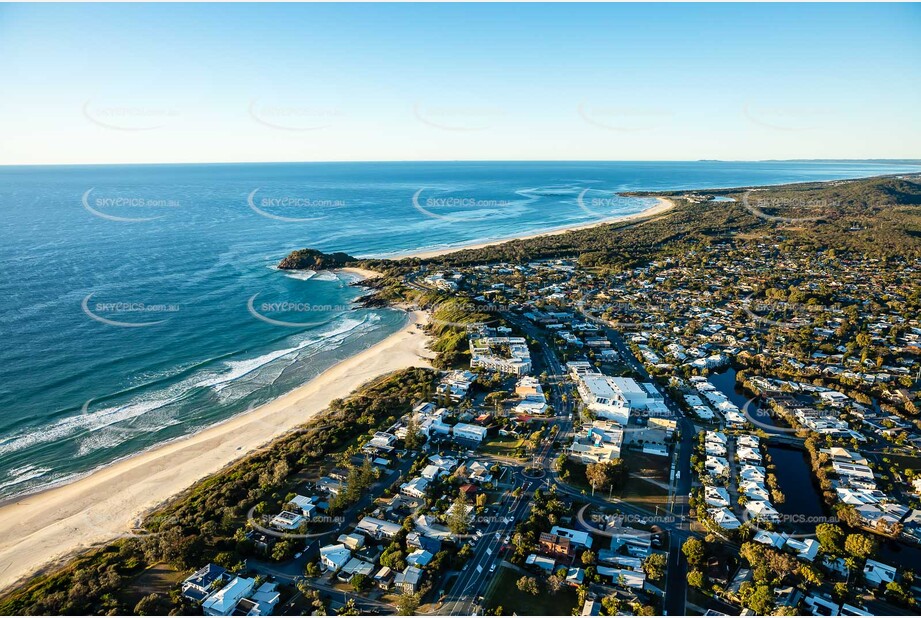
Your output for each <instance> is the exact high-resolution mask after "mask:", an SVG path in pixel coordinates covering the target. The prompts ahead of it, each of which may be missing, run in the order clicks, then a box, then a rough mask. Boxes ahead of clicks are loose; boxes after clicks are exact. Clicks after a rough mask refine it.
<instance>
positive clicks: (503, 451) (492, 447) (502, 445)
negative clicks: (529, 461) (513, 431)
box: [478, 436, 524, 458]
mask: <svg viewBox="0 0 921 618" xmlns="http://www.w3.org/2000/svg"><path fill="white" fill-rule="evenodd" d="M523 444H524V439H522V438H515V437H513V436H497V437H495V438H492V439H490V440H489V441H488V442H486V443H484V444H482V445H481V446H480V448H479V449H478V450H479V451H480V452H483V453H487V454H489V455H494V456H496V457H514V458H519V454H518V449H520V448H521V446H522V445H523Z"/></svg>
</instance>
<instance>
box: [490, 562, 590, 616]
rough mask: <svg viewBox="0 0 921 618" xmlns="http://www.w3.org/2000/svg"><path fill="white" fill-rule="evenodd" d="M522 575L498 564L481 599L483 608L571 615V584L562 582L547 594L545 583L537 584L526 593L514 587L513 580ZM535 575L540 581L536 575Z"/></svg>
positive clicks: (522, 613)
mask: <svg viewBox="0 0 921 618" xmlns="http://www.w3.org/2000/svg"><path fill="white" fill-rule="evenodd" d="M522 576H523V575H522V574H521V573H519V572H518V571H516V570H514V569H510V568H508V567H502V568H500V569H499V571H498V573H496V579H495V581H494V583H493V585H492V586H491V587H490V589H489V592H488V594H487V596H486V600H485V601H484V605H485V606H486V608H487V609H494V608H496V607H499V606H501V607H502V614H503V615H504V616H510V615H512V614H513V613H514V614H517V615H519V616H571V615H572V610H573V608H574V607H575V606H576V603H577V602H578V600H579V599H578V597H577V596H576V590H575V588H572V587H571V586H564V587H563V588H561V589H560V591H559V592H557V593H556V594H550V593H549V592H547V590H546V586H543V585H542V586H541V592H540V594H538V595H536V596H535V595H532V594H528V593H527V592H522V591H521V590H519V589H518V586H517V585H516V584H515V582H517V581H518V580H519V578H521V577H522ZM535 577H537V579H538V581H540V577H538V576H535Z"/></svg>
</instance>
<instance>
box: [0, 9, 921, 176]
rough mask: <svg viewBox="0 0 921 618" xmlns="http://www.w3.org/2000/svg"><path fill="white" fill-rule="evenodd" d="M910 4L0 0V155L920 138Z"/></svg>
mask: <svg viewBox="0 0 921 618" xmlns="http://www.w3.org/2000/svg"><path fill="white" fill-rule="evenodd" d="M919 32H921V5H919V4H873V5H870V4H795V5H794V4H774V5H761V4H758V5H754V4H705V5H697V4H644V5H639V4H636V5H634V4H605V5H599V4H527V5H525V4H464V5H459V4H425V5H423V4H300V5H293V4H273V5H265V4H262V5H255V4H230V5H217V4H194V5H183V4H143V5H138V4H132V5H128V4H123V5H117V4H94V5H82V4H67V5H50V4H40V5H39V4H34V5H20V4H15V5H0V84H2V96H0V165H14V164H57V163H68V164H70V163H182V162H196V163H198V162H232V161H247V162H248V161H378V160H381V161H435V160H696V159H727V160H756V159H800V158H832V159H846V158H921V113H919V110H921V36H918V33H919Z"/></svg>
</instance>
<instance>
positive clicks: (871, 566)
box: [863, 558, 897, 586]
mask: <svg viewBox="0 0 921 618" xmlns="http://www.w3.org/2000/svg"><path fill="white" fill-rule="evenodd" d="M896 573H897V571H896V568H895V567H894V566H889V565H888V564H883V563H882V562H877V561H876V560H871V559H869V558H868V559H867V563H866V566H864V568H863V578H864V579H865V580H866V581H867V583H868V584H870V585H871V586H884V585H886V584H888V583H889V582H892V581H895V576H896Z"/></svg>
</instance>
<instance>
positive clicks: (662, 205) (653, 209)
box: [383, 197, 675, 260]
mask: <svg viewBox="0 0 921 618" xmlns="http://www.w3.org/2000/svg"><path fill="white" fill-rule="evenodd" d="M656 200H658V201H657V203H656V204H655V205H654V206H650V207H649V208H647V209H645V210H641V211H640V212H637V213H633V214H630V215H618V216H614V217H609V218H607V219H602V220H601V221H592V222H591V223H581V224H579V225H573V226H569V227H563V228H559V229H555V230H549V231H546V232H536V233H534V234H526V235H524V236H510V237H508V238H499V239H496V240H488V241H484V242H479V243H473V244H469V245H458V246H456V247H444V248H440V249H431V250H423V251H414V252H411V253H401V254H398V255H392V256H387V257H386V258H383V259H388V260H399V259H404V258H417V259H420V260H425V259H428V258H433V257H438V256H441V255H447V254H448V253H456V252H457V251H466V250H469V249H482V248H483V247H491V246H493V245H501V244H503V243H507V242H511V241H513V240H527V239H529V238H540V237H541V236H559V235H560V234H565V233H566V232H574V231H576V230H587V229H590V228H593V227H598V226H600V225H609V224H611V223H622V222H624V221H636V220H639V219H646V218H649V217H655V216H658V215H662V214H665V213H666V212H668V211H669V210H671V209H673V208H674V207H675V202H674V201H673V200H671V199H669V198H666V197H656Z"/></svg>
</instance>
